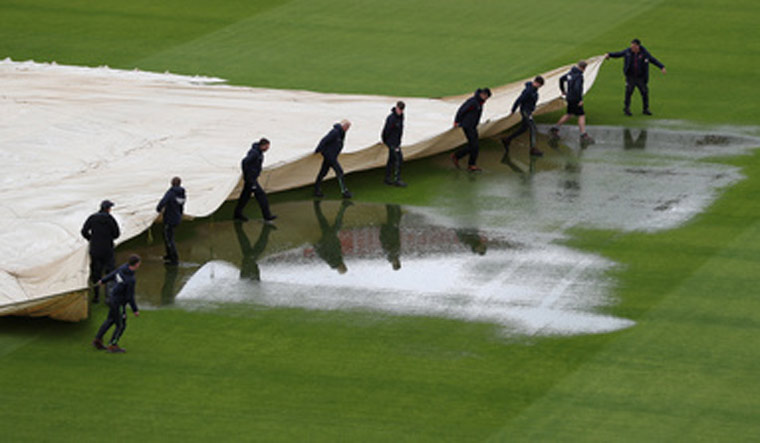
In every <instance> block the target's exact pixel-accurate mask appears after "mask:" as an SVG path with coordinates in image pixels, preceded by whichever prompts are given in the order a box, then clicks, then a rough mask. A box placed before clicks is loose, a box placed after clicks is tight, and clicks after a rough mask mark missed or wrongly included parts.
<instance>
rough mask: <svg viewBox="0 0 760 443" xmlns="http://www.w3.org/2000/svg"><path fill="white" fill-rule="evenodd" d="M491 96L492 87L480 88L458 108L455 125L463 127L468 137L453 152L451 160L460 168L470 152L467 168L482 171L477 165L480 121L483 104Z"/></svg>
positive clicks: (471, 170)
mask: <svg viewBox="0 0 760 443" xmlns="http://www.w3.org/2000/svg"><path fill="white" fill-rule="evenodd" d="M489 97H491V90H490V89H488V88H483V89H478V90H477V91H475V94H473V96H472V97H470V98H468V99H467V100H466V101H465V102H464V103H462V106H460V107H459V110H457V115H456V117H455V118H454V127H455V128H457V127H458V128H462V131H464V135H465V137H467V144H466V145H465V146H462V147H461V148H459V149H457V150H456V151H454V153H453V154H451V161H452V162H453V163H454V166H456V167H457V168H459V160H460V159H461V158H462V157H464V156H465V155H468V154H469V155H470V158H469V160H468V161H467V170H468V171H470V172H479V171H481V169H480V168H479V167H478V166H477V165H476V163H477V162H478V152H479V150H480V148H479V146H478V123H480V116H481V115H482V114H483V104H484V103H485V102H486V100H488V98H489Z"/></svg>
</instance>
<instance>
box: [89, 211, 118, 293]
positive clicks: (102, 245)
mask: <svg viewBox="0 0 760 443" xmlns="http://www.w3.org/2000/svg"><path fill="white" fill-rule="evenodd" d="M112 207H113V202H112V201H110V200H103V201H102V202H101V203H100V211H98V212H96V213H94V214H92V215H91V216H89V217H88V218H87V220H86V221H85V222H84V226H82V237H84V238H85V239H87V241H89V242H90V282H91V283H93V284H94V283H95V282H97V281H98V280H100V277H102V276H103V274H108V273H109V272H111V271H113V270H114V268H115V267H116V263H115V259H114V255H113V241H114V240H116V239H117V238H119V235H120V234H121V233H120V231H119V224H118V223H116V219H115V218H113V216H112V215H111V208H112ZM99 300H100V289H99V288H98V287H97V286H94V287H93V297H92V302H93V303H97V302H98V301H99Z"/></svg>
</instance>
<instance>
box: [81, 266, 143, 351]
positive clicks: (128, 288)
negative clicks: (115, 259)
mask: <svg viewBox="0 0 760 443" xmlns="http://www.w3.org/2000/svg"><path fill="white" fill-rule="evenodd" d="M140 262H141V260H140V256H139V255H132V256H130V257H129V261H127V263H124V264H123V265H121V266H119V267H118V268H117V269H116V270H115V271H113V272H110V273H109V274H108V275H106V276H105V277H103V278H102V279H100V280H98V281H97V282H96V283H95V284H96V286H100V285H101V284H103V283H107V282H114V285H113V287H112V288H111V296H110V297H108V298H107V299H106V303H108V317H106V320H105V321H104V322H103V324H102V325H100V328H99V329H98V332H97V334H95V339H94V340H93V341H92V345H93V346H94V347H95V349H98V350H103V349H107V350H108V352H114V353H117V352H119V353H120V352H125V351H124V349H123V348H120V347H119V339H120V338H121V336H122V334H124V329H126V327H127V309H126V306H127V305H129V306H130V307H131V308H132V313H133V314H134V315H135V317H139V316H140V311H139V309H138V308H137V303H136V302H135V285H136V284H137V279H136V277H135V272H136V271H137V269H138V268H139V267H140ZM114 325H115V326H116V328H115V329H114V331H113V335H112V336H111V341H110V342H109V345H108V347H106V346H105V345H104V344H103V336H104V335H106V332H108V330H109V329H110V328H111V326H114Z"/></svg>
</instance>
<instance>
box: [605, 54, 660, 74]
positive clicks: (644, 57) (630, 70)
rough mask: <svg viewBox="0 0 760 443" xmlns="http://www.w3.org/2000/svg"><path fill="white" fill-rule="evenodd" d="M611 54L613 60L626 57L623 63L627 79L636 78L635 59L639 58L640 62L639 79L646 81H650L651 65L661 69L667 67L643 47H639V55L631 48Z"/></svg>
mask: <svg viewBox="0 0 760 443" xmlns="http://www.w3.org/2000/svg"><path fill="white" fill-rule="evenodd" d="M609 54H610V57H612V58H619V57H625V61H624V62H623V74H625V76H626V77H635V76H636V75H635V72H634V67H633V65H634V58H638V61H639V75H638V77H639V78H642V77H643V78H644V81H649V63H652V64H653V65H655V66H657V67H658V68H660V69H662V68H664V67H665V65H663V64H662V63H660V61H659V60H657V59H656V58H654V56H652V54H650V53H649V51H647V49H646V48H645V47H643V46H640V47H639V52H638V54H636V53H634V52H633V51H632V50H631V48H625V49H623V50H622V51H618V52H610V53H609Z"/></svg>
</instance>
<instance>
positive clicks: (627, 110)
mask: <svg viewBox="0 0 760 443" xmlns="http://www.w3.org/2000/svg"><path fill="white" fill-rule="evenodd" d="M623 114H625V115H627V116H628V117H630V116H632V115H633V114H631V110H630V109H628V108H624V109H623Z"/></svg>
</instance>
